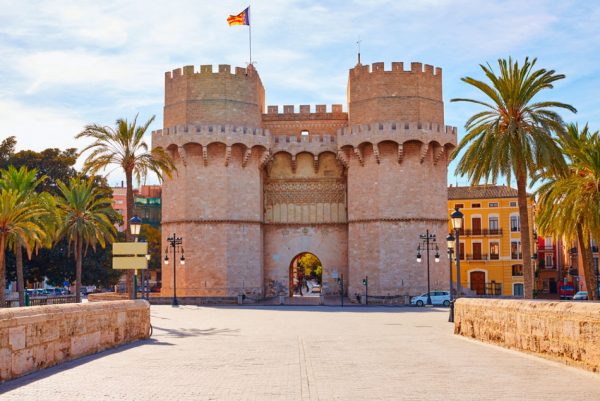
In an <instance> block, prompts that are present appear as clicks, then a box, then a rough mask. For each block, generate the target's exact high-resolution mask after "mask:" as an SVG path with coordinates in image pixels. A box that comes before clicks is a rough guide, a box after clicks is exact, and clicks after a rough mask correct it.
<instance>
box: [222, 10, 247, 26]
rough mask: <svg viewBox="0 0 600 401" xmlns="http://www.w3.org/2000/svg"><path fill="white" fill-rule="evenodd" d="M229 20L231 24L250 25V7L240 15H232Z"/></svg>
mask: <svg viewBox="0 0 600 401" xmlns="http://www.w3.org/2000/svg"><path fill="white" fill-rule="evenodd" d="M227 22H228V23H229V26H234V25H250V7H248V8H246V9H245V10H244V11H242V12H241V13H239V14H238V15H230V16H229V18H227Z"/></svg>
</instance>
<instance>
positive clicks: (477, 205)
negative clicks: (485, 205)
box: [471, 203, 481, 208]
mask: <svg viewBox="0 0 600 401" xmlns="http://www.w3.org/2000/svg"><path fill="white" fill-rule="evenodd" d="M471 207H472V208H478V207H481V203H472V204H471Z"/></svg>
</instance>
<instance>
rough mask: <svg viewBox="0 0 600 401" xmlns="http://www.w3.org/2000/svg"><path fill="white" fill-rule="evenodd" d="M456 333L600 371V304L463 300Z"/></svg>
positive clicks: (459, 303) (456, 317)
mask: <svg viewBox="0 0 600 401" xmlns="http://www.w3.org/2000/svg"><path fill="white" fill-rule="evenodd" d="M454 313H455V315H454V333H455V334H459V335H462V336H465V337H470V338H474V339H476V340H480V341H485V342H489V343H492V344H496V345H500V346H503V347H507V348H513V349H517V350H520V351H526V352H530V353H533V354H535V355H539V356H543V357H545V358H549V359H554V360H558V361H562V362H564V363H567V364H570V365H576V366H579V367H582V368H585V369H589V370H592V371H594V372H600V347H599V346H598V344H600V304H597V303H588V302H585V303H577V302H551V301H523V300H499V299H467V298H461V299H459V300H458V301H456V303H455V312H454Z"/></svg>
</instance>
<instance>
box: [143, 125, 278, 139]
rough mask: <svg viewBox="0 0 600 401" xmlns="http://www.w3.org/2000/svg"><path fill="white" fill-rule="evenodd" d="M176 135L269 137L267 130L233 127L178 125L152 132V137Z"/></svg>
mask: <svg viewBox="0 0 600 401" xmlns="http://www.w3.org/2000/svg"><path fill="white" fill-rule="evenodd" d="M177 134H199V135H214V134H223V135H231V134H241V135H249V136H250V135H252V136H263V137H268V136H270V135H271V134H270V132H269V130H268V129H263V128H255V127H238V126H234V125H196V124H189V125H178V126H175V127H169V128H165V129H159V130H156V131H152V135H153V136H159V137H160V136H169V135H177Z"/></svg>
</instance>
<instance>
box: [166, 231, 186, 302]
mask: <svg viewBox="0 0 600 401" xmlns="http://www.w3.org/2000/svg"><path fill="white" fill-rule="evenodd" d="M167 242H168V243H169V245H167V249H165V265H168V264H169V246H170V247H171V248H173V303H172V304H171V305H172V306H179V302H178V301H177V247H180V248H181V258H180V260H179V263H181V264H182V265H184V264H185V255H184V252H183V247H182V246H181V244H183V238H182V237H178V236H177V235H176V234H175V233H173V235H172V236H170V237H168V238H167Z"/></svg>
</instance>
